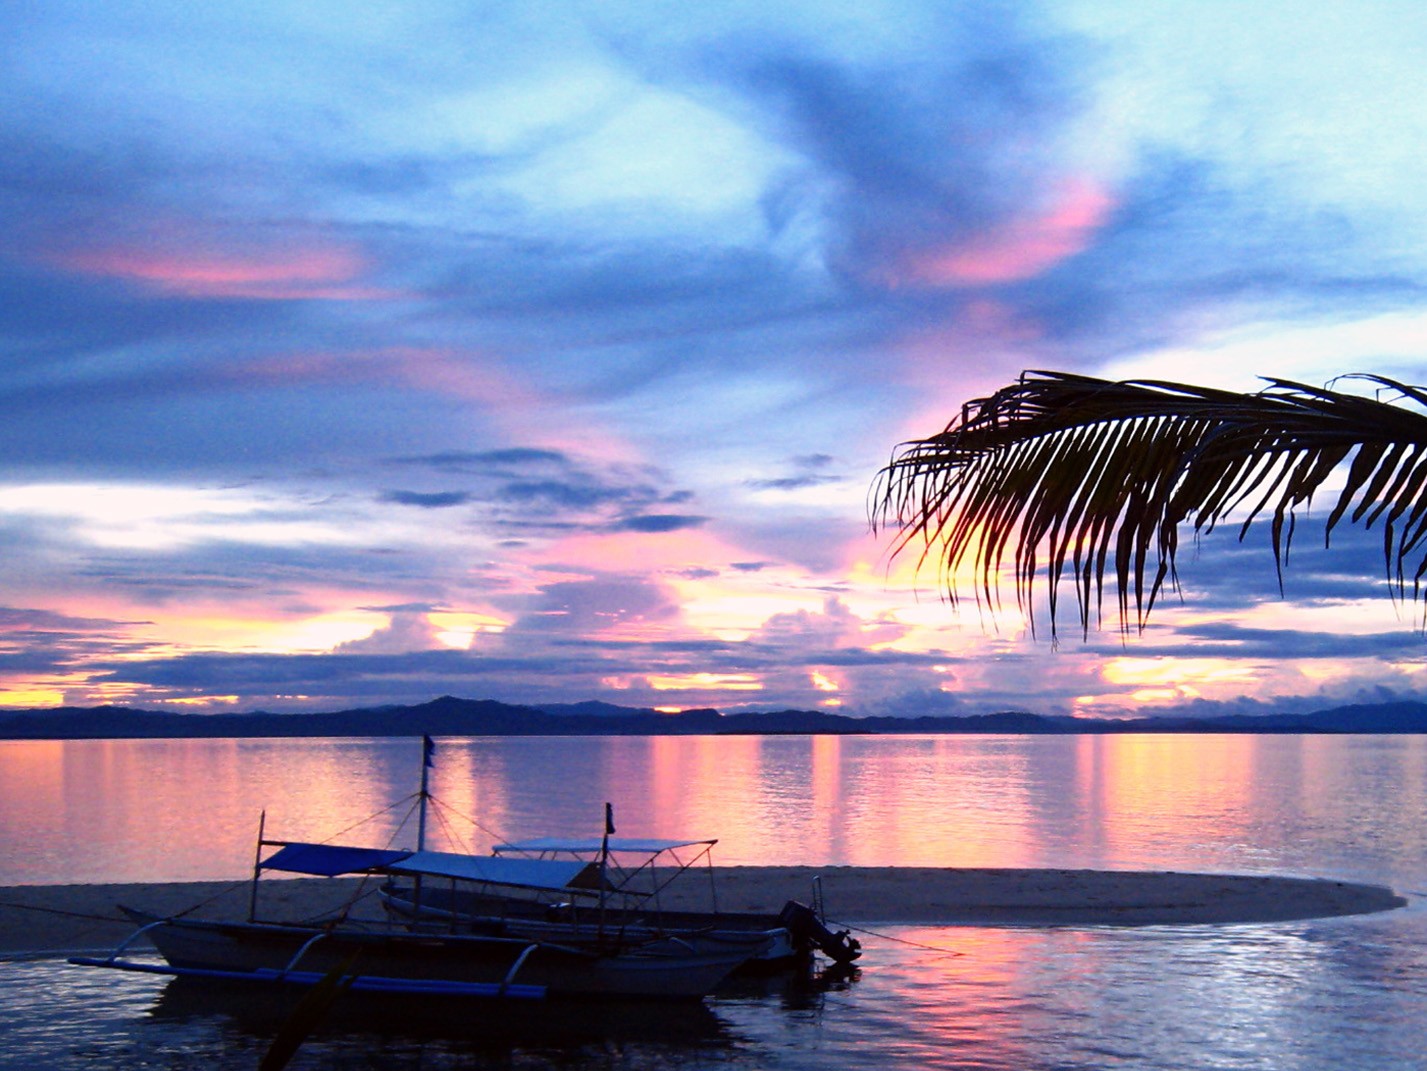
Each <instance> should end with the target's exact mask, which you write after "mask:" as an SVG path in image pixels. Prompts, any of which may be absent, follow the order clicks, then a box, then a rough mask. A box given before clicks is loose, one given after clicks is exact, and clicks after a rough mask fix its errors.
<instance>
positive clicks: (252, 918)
mask: <svg viewBox="0 0 1427 1071" xmlns="http://www.w3.org/2000/svg"><path fill="white" fill-rule="evenodd" d="M267 824H268V812H267V811H263V812H262V813H261V814H259V815H258V845H257V848H255V849H254V851H253V890H252V892H251V893H249V894H248V921H249V922H256V921H257V919H258V878H259V877H261V876H262V873H263V831H264V830H266V829H267Z"/></svg>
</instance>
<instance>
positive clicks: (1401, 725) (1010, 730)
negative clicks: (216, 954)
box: [0, 695, 1427, 740]
mask: <svg viewBox="0 0 1427 1071" xmlns="http://www.w3.org/2000/svg"><path fill="white" fill-rule="evenodd" d="M1423 732H1427V703H1419V702H1396V703H1377V704H1371V705H1358V706H1345V707H1335V708H1333V709H1331V710H1321V711H1317V712H1315V713H1312V714H1278V715H1265V716H1248V715H1231V716H1227V717H1217V718H1190V717H1183V716H1177V717H1175V716H1171V717H1153V718H1135V719H1132V720H1127V721H1103V720H1100V719H1095V718H1072V717H1058V716H1047V715H1042V714H1028V713H1024V712H1020V711H1006V712H1004V713H1000V714H972V715H967V716H965V717H923V718H893V717H871V718H853V717H848V716H847V715H845V714H828V713H824V712H822V711H814V710H779V711H768V712H765V713H756V714H721V713H719V712H718V711H717V710H712V709H696V710H685V711H682V712H680V713H676V714H666V713H661V712H659V711H656V710H650V709H647V708H645V709H641V708H636V707H621V706H615V705H612V704H609V703H599V702H589V703H573V704H569V703H566V704H556V705H549V706H538V707H537V706H514V705H512V704H509V703H499V702H496V701H495V700H492V699H458V698H455V697H454V696H449V695H448V696H442V697H441V698H440V699H433V700H432V701H431V702H429V703H421V704H418V705H416V706H382V707H365V708H360V709H356V710H338V711H332V712H328V713H321V714H273V713H268V712H266V711H255V712H252V713H246V714H174V713H170V712H167V711H155V710H138V709H132V708H129V707H113V706H104V707H60V708H52V709H45V710H13V711H0V739H5V740H39V739H45V740H77V739H126V738H158V737H259V736H261V737H273V736H419V735H421V734H423V733H425V734H428V735H431V736H700V735H730V734H736V735H775V734H789V733H819V734H822V733H840V734H853V733H983V734H987V733H997V734H1029V733H1058V734H1068V733H1097V734H1105V733H1423Z"/></svg>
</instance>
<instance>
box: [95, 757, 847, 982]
mask: <svg viewBox="0 0 1427 1071" xmlns="http://www.w3.org/2000/svg"><path fill="white" fill-rule="evenodd" d="M433 750H434V745H433V744H432V742H431V740H430V738H429V737H428V738H426V739H425V751H424V754H423V763H422V776H421V791H420V794H419V799H420V811H419V816H420V817H419V824H418V833H417V848H416V850H414V851H410V850H400V849H385V848H369V847H356V846H344V845H334V844H314V843H308V842H299V841H278V840H268V839H266V838H265V837H264V825H265V821H266V819H265V816H264V822H263V824H260V826H259V830H258V846H257V852H256V856H255V862H254V867H253V879H252V892H251V896H250V901H249V911H248V917H247V918H246V920H236V921H230V920H222V919H202V918H189V917H185V916H172V917H166V918H161V917H158V916H154V915H151V914H146V913H143V912H140V911H134V910H131V909H127V908H126V909H124V910H125V913H126V914H127V915H128V916H129V917H130V918H131V919H132V920H133V921H134V922H135V923H136V924H138V927H139V928H138V929H137V930H136V931H135V932H134V933H133V934H132V935H130V937H129V938H127V939H126V940H125V941H124V942H123V943H122V944H120V945H119V947H118V948H116V949H115V950H114V951H113V952H112V953H110V954H109V955H108V956H104V957H74V958H72V959H71V960H70V962H71V963H76V964H80V965H83V966H94V967H108V968H115V969H120V970H130V971H143V972H148V973H158V974H167V975H174V976H180V977H196V978H209V979H221V980H233V981H252V982H260V983H267V984H296V985H314V984H316V983H318V982H319V981H321V980H323V979H324V978H330V977H333V976H337V977H340V978H341V979H342V981H343V983H344V984H345V985H346V986H347V987H348V988H350V989H352V990H354V991H358V992H362V991H366V992H381V993H399V994H414V995H435V994H441V995H455V996H474V997H495V998H504V999H541V998H544V997H547V996H548V997H627V998H640V999H646V998H660V999H667V998H685V999H697V998H701V997H703V996H704V995H706V994H707V993H709V992H710V991H711V990H712V989H713V988H714V987H715V986H717V985H718V984H719V983H720V982H721V981H723V980H724V979H725V978H726V977H728V975H730V974H731V973H732V972H733V971H735V970H736V969H737V968H739V967H740V966H742V965H744V964H745V963H747V962H748V961H749V960H750V959H753V958H756V957H764V956H767V955H770V954H773V955H775V956H781V953H780V952H778V951H777V950H778V948H779V947H780V946H779V942H780V941H781V942H784V943H787V942H789V941H791V938H789V937H788V935H787V931H786V926H785V925H783V926H771V927H761V926H760V927H752V928H743V929H740V928H739V927H737V926H734V925H728V926H721V925H713V924H710V923H709V922H708V917H707V916H701V917H700V921H697V922H696V924H695V925H693V926H687V927H685V926H674V925H665V923H671V922H672V921H673V920H672V918H670V919H661V920H657V924H651V923H650V922H649V921H648V918H647V916H646V918H645V920H644V921H642V922H638V923H636V922H635V921H634V920H633V919H632V918H630V917H625V916H616V915H612V914H610V912H611V911H612V910H614V908H613V907H611V905H610V902H609V901H610V898H611V896H613V895H615V894H618V893H619V889H618V888H617V887H616V886H615V885H613V884H612V883H611V882H610V880H609V877H608V874H609V869H610V867H609V861H610V857H611V856H610V851H611V848H612V847H613V848H615V849H616V851H617V850H618V848H619V846H620V844H619V842H618V841H614V842H611V840H610V838H609V834H610V833H612V832H613V824H612V821H611V820H610V811H609V809H608V806H607V809H606V823H607V824H606V830H607V832H606V835H605V837H603V838H601V841H600V845H599V846H600V852H599V857H598V859H595V860H591V859H587V858H578V857H566V858H557V857H554V856H558V855H560V854H565V855H566V856H572V853H569V852H565V853H560V852H555V851H551V850H544V851H536V852H535V853H534V854H533V855H532V852H531V851H530V850H529V849H530V846H529V845H526V846H525V848H526V850H524V851H522V850H521V846H520V845H515V844H511V845H502V846H501V848H502V851H500V852H496V853H493V854H491V855H487V856H481V855H471V854H463V853H455V852H436V851H428V850H426V848H425V840H426V811H427V804H428V802H429V800H430V793H429V791H428V773H429V769H430V767H431V765H432V761H431V756H432V752H433ZM697 843H707V844H708V845H709V846H711V844H712V842H697ZM271 849H276V850H275V851H270V850H271ZM665 850H668V849H665ZM656 854H658V853H656ZM267 871H280V872H285V873H292V874H303V875H309V876H319V877H327V878H339V877H344V876H357V877H361V878H363V879H378V880H384V881H385V882H386V883H387V888H388V890H392V891H390V892H389V893H388V894H387V897H386V902H387V905H388V918H387V919H384V920H383V919H363V918H359V917H357V915H356V914H355V913H354V912H353V911H352V910H351V909H352V907H353V906H354V905H355V903H356V900H357V898H358V897H360V896H361V895H362V893H361V892H360V891H359V893H358V897H353V898H352V899H351V900H350V901H349V902H348V903H347V905H346V906H345V907H344V908H343V909H342V910H339V911H337V912H335V913H333V914H331V915H330V916H328V917H325V918H322V919H319V920H317V921H301V922H297V921H289V920H281V919H262V918H259V914H258V904H259V886H260V878H261V876H262V875H263V874H264V873H265V872H267ZM403 883H405V884H403ZM441 883H445V884H444V885H442V884H441ZM363 885H364V886H365V885H366V881H365V880H364V882H363ZM401 889H406V890H408V891H409V898H408V901H407V902H408V903H409V905H410V910H409V912H408V913H407V915H406V917H403V916H402V912H401V910H400V908H399V907H396V908H394V907H393V905H397V904H399V903H400V902H401V897H400V896H398V895H396V891H397V890H401ZM521 893H523V894H525V895H530V894H536V895H539V896H541V897H544V898H546V899H545V901H544V903H545V905H546V906H545V907H544V908H542V910H543V911H548V910H549V905H550V904H551V903H553V904H555V905H559V906H558V907H557V909H556V910H557V911H559V910H566V911H572V910H573V908H572V906H571V905H573V904H574V903H575V902H577V901H580V900H583V901H584V902H585V903H586V904H587V905H593V906H592V907H591V908H589V909H588V910H593V911H594V912H595V914H594V915H593V918H594V919H595V925H594V927H593V928H591V927H590V926H588V925H583V924H575V923H572V922H569V921H568V920H562V919H560V918H558V917H548V916H547V917H545V918H542V919H536V918H534V917H533V916H529V917H527V918H525V919H524V920H523V921H521V922H520V924H518V925H514V926H510V925H505V924H504V923H503V924H502V926H501V927H500V928H496V927H495V925H494V923H492V922H490V921H489V918H490V917H489V916H477V915H475V914H474V912H472V911H470V910H468V907H469V906H470V905H472V904H475V903H477V902H478V899H477V898H479V897H486V898H498V899H499V900H500V901H502V902H503V903H506V904H507V905H509V904H514V903H517V902H519V896H518V894H521ZM526 902H527V903H533V902H535V901H526ZM443 905H444V906H443ZM794 906H797V907H799V908H801V905H794ZM601 908H603V911H601ZM506 910H507V913H508V914H509V907H508V906H507V908H506ZM801 911H802V912H804V913H806V919H804V920H803V922H804V925H806V923H807V921H808V920H811V922H812V923H814V924H816V925H817V926H819V927H820V926H821V924H820V922H819V921H818V919H817V918H816V917H815V916H814V913H813V912H812V911H811V910H810V909H808V908H801ZM443 913H444V914H443ZM601 914H602V915H603V922H601V921H600V919H601ZM478 917H479V918H485V919H486V920H487V921H483V922H478V921H477V919H478ZM587 917H590V916H587ZM437 920H439V921H440V923H441V924H440V925H433V922H435V921H437ZM537 922H539V923H541V925H536V923H537ZM822 929H823V932H824V934H826V935H827V937H828V938H829V939H830V940H831V941H832V942H833V943H834V944H840V945H841V946H842V947H844V948H848V949H851V950H852V957H855V955H856V951H855V950H856V942H855V941H850V939H849V938H847V935H846V933H844V934H842V935H831V934H827V931H826V928H825V927H823V928H822ZM145 939H146V940H148V941H150V942H151V943H152V944H153V945H154V947H155V948H157V949H158V951H159V954H160V955H161V956H162V957H163V959H164V961H165V962H164V963H162V964H160V963H155V962H152V961H148V960H136V959H133V958H130V957H129V955H128V952H129V949H130V948H131V947H133V946H135V945H136V944H137V943H139V942H141V941H143V940H145ZM835 958H836V957H835ZM849 958H851V957H849ZM847 961H848V960H847V959H844V960H843V962H847Z"/></svg>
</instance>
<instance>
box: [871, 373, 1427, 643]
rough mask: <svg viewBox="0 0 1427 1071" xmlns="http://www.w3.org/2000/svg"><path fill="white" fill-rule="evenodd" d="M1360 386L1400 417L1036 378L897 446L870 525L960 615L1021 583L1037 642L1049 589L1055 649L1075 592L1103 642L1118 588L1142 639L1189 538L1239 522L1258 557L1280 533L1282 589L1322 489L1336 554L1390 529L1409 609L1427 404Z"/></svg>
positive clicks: (1329, 393) (1358, 406)
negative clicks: (1258, 537) (1039, 590)
mask: <svg viewBox="0 0 1427 1071" xmlns="http://www.w3.org/2000/svg"><path fill="white" fill-rule="evenodd" d="M1345 378H1351V379H1355V380H1359V381H1364V382H1366V383H1369V384H1371V385H1373V386H1374V387H1375V388H1376V390H1377V394H1378V395H1380V396H1385V397H1387V398H1389V399H1390V400H1388V401H1384V400H1380V399H1379V398H1370V397H1364V396H1361V395H1356V394H1346V393H1341V392H1339V391H1337V390H1333V389H1325V388H1317V387H1310V386H1306V385H1304V384H1302V383H1294V382H1291V381H1289V380H1282V379H1266V380H1265V382H1266V383H1267V384H1268V386H1267V387H1265V388H1264V389H1263V390H1261V391H1258V392H1256V393H1252V394H1240V393H1235V392H1232V391H1221V390H1211V389H1207V388H1203V387H1194V386H1188V385H1185V384H1182V383H1170V382H1162V381H1153V380H1141V381H1128V382H1111V381H1107V380H1101V379H1093V378H1090V377H1087V376H1077V375H1070V374H1066V373H1061V372H1025V373H1023V374H1022V375H1021V377H1020V379H1018V380H1017V381H1016V382H1015V383H1013V384H1011V385H1010V386H1007V387H1003V388H1002V389H1000V390H998V391H996V392H995V393H994V394H992V395H991V396H990V397H988V398H981V399H977V400H974V401H971V402H968V403H967V404H966V405H965V406H964V407H963V408H962V412H961V415H960V417H959V418H957V419H955V420H953V421H952V422H951V423H950V424H948V425H947V427H946V428H945V430H943V431H942V432H940V433H939V434H937V435H933V436H931V437H930V438H926V439H919V440H914V441H911V442H906V443H903V444H901V445H900V446H898V447H897V449H896V450H895V451H894V452H893V455H892V459H891V461H890V462H889V463H888V464H887V466H886V467H885V468H883V469H882V471H881V472H880V473H878V475H877V479H876V481H875V482H874V484H873V487H872V497H871V516H872V525H873V528H874V529H881V528H894V527H895V528H896V529H897V530H898V531H899V539H898V541H897V543H896V545H895V547H894V551H893V553H894V554H898V553H902V552H905V551H906V550H907V549H908V548H909V547H913V546H918V545H919V546H920V548H921V557H920V561H919V563H918V564H919V567H921V566H925V565H926V564H927V563H928V562H929V561H932V560H935V561H936V563H937V565H938V567H939V568H940V570H941V575H942V579H943V581H944V582H945V584H946V589H947V594H948V597H949V599H950V600H951V601H952V602H953V603H955V602H957V601H958V599H959V598H960V590H961V589H962V588H963V587H964V586H966V585H968V584H969V585H971V586H973V587H974V588H975V591H976V597H977V601H978V603H981V604H984V605H989V606H991V607H992V608H993V609H994V608H995V607H997V606H999V584H1000V580H1001V577H1002V575H1003V568H1005V567H1007V566H1009V570H1010V576H1011V578H1012V581H1013V585H1014V589H1015V592H1016V599H1017V604H1018V606H1019V607H1020V609H1021V610H1022V611H1023V612H1024V613H1025V614H1026V615H1027V617H1028V619H1030V620H1031V623H1032V627H1033V628H1034V624H1035V622H1034V615H1033V614H1032V612H1031V595H1032V593H1033V592H1034V590H1035V587H1036V584H1037V579H1038V577H1040V576H1041V574H1042V572H1044V581H1043V582H1044V583H1045V584H1046V590H1047V597H1048V600H1049V612H1050V627H1051V635H1052V637H1054V636H1055V632H1056V612H1057V609H1058V607H1059V604H1060V598H1059V596H1060V593H1061V590H1062V588H1063V586H1065V585H1073V587H1074V591H1075V596H1076V603H1077V607H1078V610H1079V617H1080V625H1081V630H1082V633H1084V634H1088V632H1089V628H1090V622H1091V619H1092V615H1093V616H1094V618H1095V620H1096V621H1097V623H1098V622H1099V621H1100V620H1101V619H1102V616H1103V600H1104V593H1105V587H1106V576H1107V574H1110V575H1111V576H1112V577H1113V587H1114V591H1115V593H1116V597H1117V600H1118V604H1119V624H1120V628H1121V629H1122V630H1128V628H1129V622H1130V621H1131V620H1132V619H1133V620H1134V622H1135V624H1136V627H1137V628H1138V629H1140V630H1143V629H1144V627H1145V623H1146V620H1147V618H1148V616H1149V614H1150V611H1151V610H1152V609H1153V608H1154V606H1155V603H1156V600H1157V599H1158V598H1159V597H1160V595H1161V594H1163V592H1164V590H1165V589H1166V587H1168V588H1169V589H1171V590H1175V591H1177V590H1178V586H1179V580H1178V574H1177V572H1176V568H1175V555H1176V552H1177V551H1178V549H1179V537H1180V532H1181V529H1182V528H1187V529H1188V530H1190V531H1192V532H1193V533H1194V535H1195V537H1196V538H1197V537H1198V536H1201V535H1206V534H1208V533H1209V532H1211V531H1213V530H1214V529H1215V528H1216V527H1217V526H1218V525H1220V524H1221V523H1227V522H1236V523H1237V524H1238V526H1239V539H1240V540H1242V539H1243V538H1244V536H1245V535H1246V534H1247V532H1248V531H1249V529H1250V527H1251V526H1253V525H1254V524H1255V523H1267V525H1268V526H1269V529H1270V533H1271V543H1272V548H1273V557H1274V564H1275V568H1276V569H1277V570H1278V575H1279V584H1280V590H1282V580H1283V566H1284V564H1285V562H1286V560H1287V555H1288V551H1289V547H1290V544H1291V542H1292V539H1293V532H1294V525H1295V521H1296V518H1297V516H1298V513H1299V512H1300V511H1302V510H1305V509H1306V508H1307V507H1308V506H1309V505H1310V503H1311V501H1312V498H1313V495H1314V493H1315V492H1316V491H1318V490H1320V489H1323V490H1324V493H1325V494H1329V493H1336V496H1337V497H1336V500H1335V502H1334V504H1333V506H1332V509H1331V511H1330V513H1329V514H1328V517H1327V521H1326V524H1325V533H1324V538H1325V541H1326V540H1327V539H1328V537H1329V536H1330V535H1331V533H1332V531H1333V529H1334V527H1335V526H1336V525H1337V524H1338V523H1339V521H1341V520H1342V519H1343V518H1344V517H1347V518H1349V520H1350V522H1351V523H1353V524H1357V525H1361V526H1363V527H1365V528H1372V527H1373V526H1375V525H1380V526H1381V531H1382V537H1383V555H1384V560H1385V563H1386V567H1387V574H1388V579H1389V580H1390V581H1391V585H1392V590H1393V592H1394V595H1395V597H1398V598H1405V597H1407V595H1408V593H1409V592H1410V594H1411V597H1412V599H1413V600H1414V601H1427V600H1423V594H1424V586H1423V576H1424V574H1427V415H1424V413H1423V412H1421V411H1419V409H1418V408H1416V407H1427V391H1424V388H1421V387H1413V386H1408V385H1405V384H1402V383H1398V382H1396V381H1394V380H1391V379H1386V378H1383V377H1381V376H1353V377H1345ZM1334 385H1335V386H1336V382H1335V384H1334ZM1404 403H1405V404H1404ZM1340 479H1341V480H1342V488H1341V490H1338V491H1336V492H1333V491H1330V489H1329V487H1328V484H1329V483H1330V482H1331V483H1332V484H1334V485H1336V484H1337V482H1338V480H1340ZM967 570H969V576H970V578H971V579H969V580H967V579H964V578H965V577H967V576H968V573H967Z"/></svg>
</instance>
